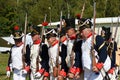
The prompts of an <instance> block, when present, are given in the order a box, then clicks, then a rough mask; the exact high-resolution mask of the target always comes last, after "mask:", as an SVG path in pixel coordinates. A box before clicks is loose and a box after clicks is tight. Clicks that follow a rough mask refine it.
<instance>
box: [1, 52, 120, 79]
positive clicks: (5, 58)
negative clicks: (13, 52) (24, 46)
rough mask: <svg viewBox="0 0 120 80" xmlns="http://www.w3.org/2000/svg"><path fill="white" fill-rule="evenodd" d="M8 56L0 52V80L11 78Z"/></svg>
mask: <svg viewBox="0 0 120 80" xmlns="http://www.w3.org/2000/svg"><path fill="white" fill-rule="evenodd" d="M8 56H9V54H0V80H12V78H11V79H8V78H7V77H6V67H7V61H8ZM27 80H28V79H27ZM119 80H120V79H119Z"/></svg>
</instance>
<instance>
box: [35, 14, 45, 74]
mask: <svg viewBox="0 0 120 80" xmlns="http://www.w3.org/2000/svg"><path fill="white" fill-rule="evenodd" d="M46 17H47V15H46V14H45V17H44V22H45V21H46ZM43 34H44V26H42V31H41V40H42V39H43ZM41 43H42V42H41ZM41 43H40V48H39V51H38V55H37V58H36V72H37V71H38V70H39V62H40V60H39V53H40V52H41V51H42V49H41V46H42V44H41Z"/></svg>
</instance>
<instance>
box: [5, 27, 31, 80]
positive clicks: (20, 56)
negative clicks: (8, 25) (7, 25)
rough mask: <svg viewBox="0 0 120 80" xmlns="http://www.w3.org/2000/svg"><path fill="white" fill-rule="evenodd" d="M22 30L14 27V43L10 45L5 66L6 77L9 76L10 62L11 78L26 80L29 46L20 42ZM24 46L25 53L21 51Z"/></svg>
mask: <svg viewBox="0 0 120 80" xmlns="http://www.w3.org/2000/svg"><path fill="white" fill-rule="evenodd" d="M22 37H23V35H22V31H20V30H19V28H14V32H13V39H14V41H15V44H14V45H13V46H12V47H11V50H10V56H9V60H8V67H7V77H10V64H12V70H13V80H26V75H27V73H28V72H29V69H30V48H29V46H28V45H27V46H24V45H25V44H24V43H23V42H22ZM24 48H25V49H26V53H25V54H24V53H23V50H24Z"/></svg>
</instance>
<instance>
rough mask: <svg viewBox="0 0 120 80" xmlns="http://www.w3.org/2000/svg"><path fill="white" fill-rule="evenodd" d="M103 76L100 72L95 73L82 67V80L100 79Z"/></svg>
mask: <svg viewBox="0 0 120 80" xmlns="http://www.w3.org/2000/svg"><path fill="white" fill-rule="evenodd" d="M102 79H103V77H102V75H101V73H99V74H96V73H95V72H93V71H92V70H89V69H87V68H84V80H102Z"/></svg>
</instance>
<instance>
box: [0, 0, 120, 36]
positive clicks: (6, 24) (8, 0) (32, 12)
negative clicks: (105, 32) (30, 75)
mask: <svg viewBox="0 0 120 80" xmlns="http://www.w3.org/2000/svg"><path fill="white" fill-rule="evenodd" d="M84 3H85V10H84V13H83V17H88V18H91V17H93V0H0V30H2V31H1V32H0V36H8V35H10V33H11V32H12V28H13V27H14V26H15V25H19V26H20V28H21V29H24V23H25V14H26V13H27V14H28V23H33V24H35V25H38V24H40V23H42V22H43V21H44V16H45V14H47V21H48V22H50V14H51V21H52V22H54V21H58V20H59V19H60V11H61V10H62V12H63V15H64V16H66V18H67V16H68V12H69V13H70V17H75V15H76V14H78V13H81V12H82V7H83V4H84ZM119 3H120V0H115V1H114V0H96V12H97V14H96V17H115V16H118V15H119V14H120V4H119ZM68 9H69V10H68Z"/></svg>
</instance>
